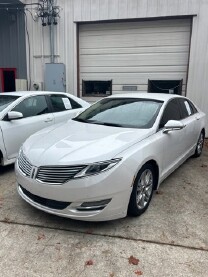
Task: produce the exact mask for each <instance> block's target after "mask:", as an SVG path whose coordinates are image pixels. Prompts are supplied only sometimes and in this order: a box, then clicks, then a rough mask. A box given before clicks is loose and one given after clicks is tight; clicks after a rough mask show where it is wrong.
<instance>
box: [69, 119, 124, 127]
mask: <svg viewBox="0 0 208 277" xmlns="http://www.w3.org/2000/svg"><path fill="white" fill-rule="evenodd" d="M72 120H75V121H79V122H84V123H89V124H97V125H104V126H112V127H124V126H123V125H121V124H116V123H108V122H102V121H97V120H90V119H82V118H76V117H75V118H73V119H72Z"/></svg>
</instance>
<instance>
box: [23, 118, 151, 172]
mask: <svg viewBox="0 0 208 277" xmlns="http://www.w3.org/2000/svg"><path fill="white" fill-rule="evenodd" d="M152 132H153V130H152V129H130V128H120V127H109V126H103V125H97V124H89V123H81V122H76V121H73V120H70V121H68V122H66V123H64V124H59V125H54V126H52V127H49V128H46V129H43V130H41V131H39V132H38V133H36V134H34V135H32V136H31V137H30V138H29V139H28V140H27V141H26V142H25V143H24V145H23V152H24V154H25V155H26V157H27V158H28V159H29V161H30V162H31V163H32V164H33V165H35V166H44V165H73V164H86V163H93V162H97V161H104V160H109V159H112V158H114V157H115V156H116V155H118V154H119V153H120V152H122V151H123V150H125V149H127V148H128V147H129V146H131V145H133V144H135V143H137V142H139V141H141V140H143V139H145V138H146V137H148V136H149V135H151V133H152Z"/></svg>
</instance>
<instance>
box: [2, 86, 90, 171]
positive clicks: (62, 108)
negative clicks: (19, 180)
mask: <svg viewBox="0 0 208 277" xmlns="http://www.w3.org/2000/svg"><path fill="white" fill-rule="evenodd" d="M89 106H90V104H88V103H87V102H86V101H84V100H82V99H80V98H77V97H75V96H73V95H71V94H68V93H59V92H46V91H42V92H35V91H30V92H29V91H25V92H9V93H1V94H0V166H1V165H8V164H11V163H14V161H15V159H16V157H17V154H18V151H19V148H20V146H21V145H22V143H23V142H24V141H25V140H26V139H27V138H28V137H29V136H30V135H32V134H34V133H35V132H37V131H39V130H41V129H43V128H46V127H48V126H51V125H54V124H55V123H60V122H63V121H66V120H68V119H70V118H72V117H74V116H76V115H77V113H79V112H81V111H83V109H86V108H87V107H89Z"/></svg>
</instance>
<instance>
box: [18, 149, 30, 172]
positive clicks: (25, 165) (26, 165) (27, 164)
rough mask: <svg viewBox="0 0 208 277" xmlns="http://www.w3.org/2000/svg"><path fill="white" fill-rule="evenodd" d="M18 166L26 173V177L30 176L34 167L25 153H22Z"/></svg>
mask: <svg viewBox="0 0 208 277" xmlns="http://www.w3.org/2000/svg"><path fill="white" fill-rule="evenodd" d="M18 166H19V169H20V170H21V171H22V173H24V174H25V175H26V176H30V174H31V170H32V165H31V163H30V162H29V161H28V160H27V159H26V157H25V156H24V154H23V152H22V151H20V154H19V157H18Z"/></svg>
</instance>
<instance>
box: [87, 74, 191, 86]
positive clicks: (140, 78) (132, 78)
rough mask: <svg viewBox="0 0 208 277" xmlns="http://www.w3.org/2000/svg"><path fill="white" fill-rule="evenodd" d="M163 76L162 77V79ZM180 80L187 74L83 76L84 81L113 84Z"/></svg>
mask: <svg viewBox="0 0 208 277" xmlns="http://www.w3.org/2000/svg"><path fill="white" fill-rule="evenodd" d="M161 76H162V77H161ZM161 78H162V80H180V79H183V80H185V79H186V74H185V73H184V74H180V73H172V74H171V75H170V74H168V73H165V72H164V73H163V74H161V73H160V74H156V73H152V74H131V73H130V74H128V73H126V74H122V75H121V74H118V73H113V74H99V73H97V74H83V75H82V80H92V81H99V80H102V81H104V80H105V81H108V80H113V84H117V85H118V84H122V85H125V84H129V85H131V84H132V85H133V84H143V85H145V84H147V80H148V79H151V80H158V79H159V80H160V79H161Z"/></svg>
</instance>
